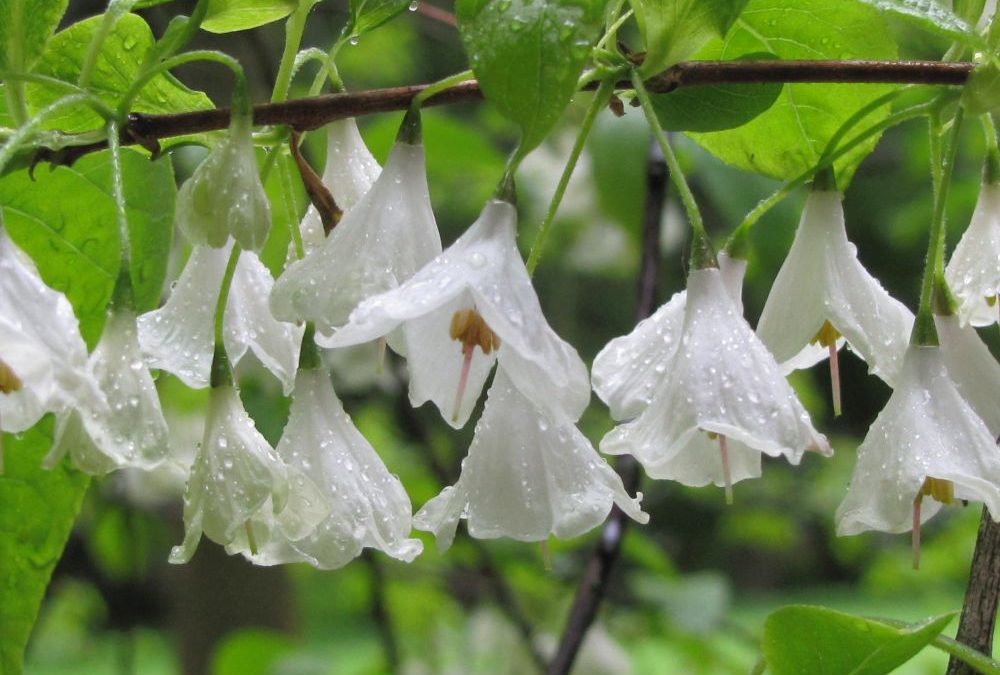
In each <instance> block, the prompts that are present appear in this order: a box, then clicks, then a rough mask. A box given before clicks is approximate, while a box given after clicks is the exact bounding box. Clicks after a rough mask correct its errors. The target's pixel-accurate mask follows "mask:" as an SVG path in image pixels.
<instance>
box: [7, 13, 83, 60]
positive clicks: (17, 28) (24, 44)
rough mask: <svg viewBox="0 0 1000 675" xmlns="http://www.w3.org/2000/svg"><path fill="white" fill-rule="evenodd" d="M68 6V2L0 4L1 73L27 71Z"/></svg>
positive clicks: (39, 54)
mask: <svg viewBox="0 0 1000 675" xmlns="http://www.w3.org/2000/svg"><path fill="white" fill-rule="evenodd" d="M68 4H69V0H0V70H11V71H14V72H27V71H30V70H31V67H32V66H33V65H35V62H36V61H37V60H38V57H39V56H41V55H42V50H43V49H45V44H46V43H47V42H48V41H49V38H50V37H51V36H52V33H53V32H55V30H56V27H57V26H58V25H59V20H60V19H61V18H62V15H63V13H65V11H66V6H67V5H68Z"/></svg>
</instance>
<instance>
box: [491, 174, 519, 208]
mask: <svg viewBox="0 0 1000 675" xmlns="http://www.w3.org/2000/svg"><path fill="white" fill-rule="evenodd" d="M493 199H499V200H500V201H502V202H507V203H508V204H512V205H514V206H517V188H516V186H515V185H514V175H513V174H512V173H511V172H510V171H508V172H506V173H504V175H503V178H501V179H500V183H499V184H498V185H497V189H496V191H495V192H494V193H493Z"/></svg>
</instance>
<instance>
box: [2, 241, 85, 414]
mask: <svg viewBox="0 0 1000 675" xmlns="http://www.w3.org/2000/svg"><path fill="white" fill-rule="evenodd" d="M0 360H2V361H3V363H4V364H6V368H7V369H8V371H9V372H10V373H13V375H14V377H16V378H17V384H16V386H14V385H13V383H12V384H11V386H9V387H6V388H8V389H9V391H8V393H5V394H0V429H2V430H3V431H10V432H20V431H24V430H25V429H28V428H30V427H32V426H34V425H35V423H36V422H38V420H39V419H41V417H42V415H44V414H45V413H47V412H55V413H60V412H62V411H64V410H66V409H67V408H69V407H72V406H73V405H75V404H76V403H77V402H78V401H81V400H87V401H90V402H91V403H92V405H94V406H95V407H100V404H101V402H102V401H103V400H104V396H103V394H102V393H101V391H100V389H99V388H98V386H97V382H96V381H95V380H94V378H93V376H92V375H91V374H90V371H89V370H88V368H87V347H86V345H85V344H84V343H83V338H81V337H80V326H79V323H78V322H77V320H76V316H75V315H74V314H73V308H72V307H71V306H70V304H69V301H68V300H67V299H66V296H64V295H63V294H62V293H59V292H57V291H54V290H52V289H51V288H49V287H48V286H46V285H45V282H43V281H42V279H41V277H40V276H39V274H38V271H37V270H36V269H35V266H34V264H32V262H31V260H30V259H28V257H27V256H26V255H24V253H22V252H21V251H20V249H18V248H17V246H16V245H15V244H14V242H12V241H11V240H10V239H9V238H8V237H7V233H6V232H5V231H4V230H3V228H2V226H0Z"/></svg>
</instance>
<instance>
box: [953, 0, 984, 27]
mask: <svg viewBox="0 0 1000 675" xmlns="http://www.w3.org/2000/svg"><path fill="white" fill-rule="evenodd" d="M985 8H986V0H955V2H954V7H953V9H954V11H955V14H956V15H957V16H958V17H959V18H961V19H962V20H963V21H967V22H969V24H970V25H973V26H974V25H976V23H977V22H978V21H979V17H981V16H982V15H983V10H984V9H985Z"/></svg>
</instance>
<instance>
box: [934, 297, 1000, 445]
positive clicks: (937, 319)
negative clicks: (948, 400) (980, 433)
mask: <svg viewBox="0 0 1000 675" xmlns="http://www.w3.org/2000/svg"><path fill="white" fill-rule="evenodd" d="M934 324H935V326H936V327H937V332H938V339H939V340H940V342H941V353H942V355H943V356H944V363H945V365H946V366H947V367H948V377H949V378H951V380H952V381H953V382H954V383H955V386H956V387H958V392H959V393H960V394H961V395H962V398H964V399H965V400H966V402H967V403H968V404H969V405H970V406H972V409H973V410H975V411H976V414H977V415H979V417H980V418H981V419H982V420H983V422H985V423H986V427H987V428H988V429H989V430H990V433H991V434H993V437H994V438H996V437H997V436H1000V363H997V360H996V359H995V358H993V354H991V353H990V348H989V347H987V346H986V344H985V343H984V342H983V341H982V339H981V338H980V337H979V334H978V333H977V332H976V329H975V328H973V327H972V326H971V325H969V324H966V325H964V326H963V325H961V322H960V320H959V317H958V316H955V315H951V316H940V315H935V316H934Z"/></svg>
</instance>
